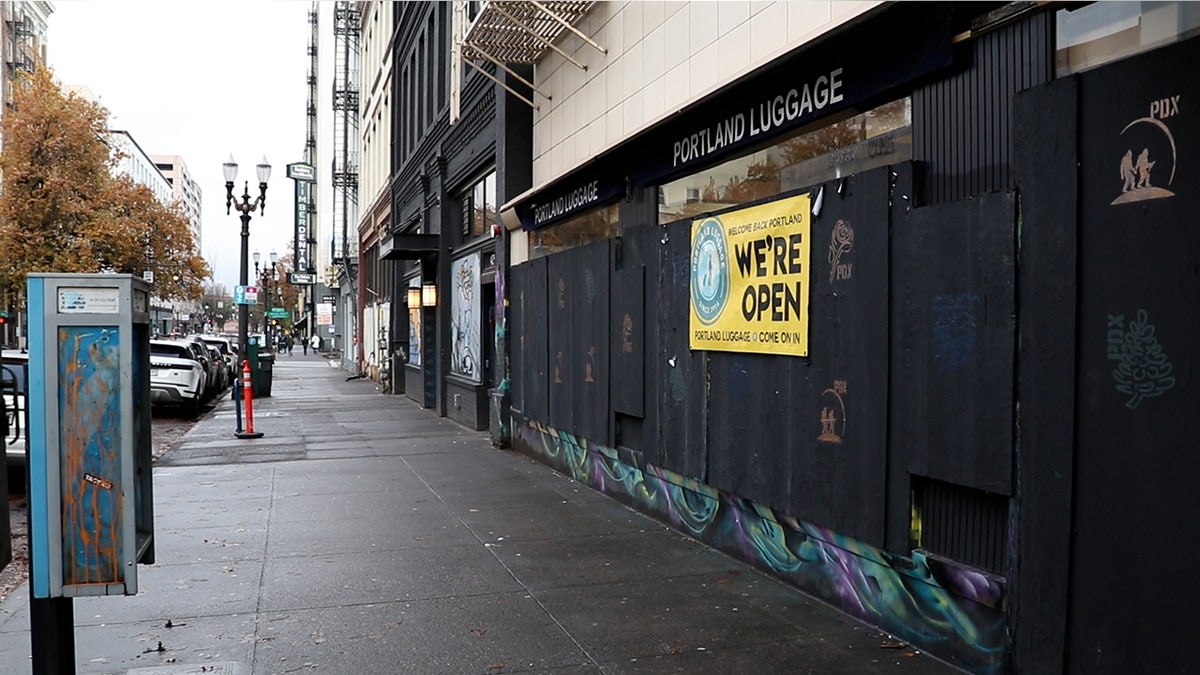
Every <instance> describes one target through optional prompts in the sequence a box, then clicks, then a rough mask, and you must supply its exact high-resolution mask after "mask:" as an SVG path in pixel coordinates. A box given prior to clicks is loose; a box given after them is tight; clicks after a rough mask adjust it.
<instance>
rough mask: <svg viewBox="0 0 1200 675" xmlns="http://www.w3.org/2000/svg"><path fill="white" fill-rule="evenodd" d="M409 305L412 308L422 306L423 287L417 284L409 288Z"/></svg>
mask: <svg viewBox="0 0 1200 675" xmlns="http://www.w3.org/2000/svg"><path fill="white" fill-rule="evenodd" d="M408 306H409V308H410V309H411V308H414V307H420V306H421V289H419V288H417V287H416V286H412V287H410V288H409V289H408Z"/></svg>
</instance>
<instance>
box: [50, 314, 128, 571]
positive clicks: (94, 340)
mask: <svg viewBox="0 0 1200 675" xmlns="http://www.w3.org/2000/svg"><path fill="white" fill-rule="evenodd" d="M119 337H120V334H119V333H118V332H117V331H115V330H113V329H109V328H97V327H90V326H71V327H67V328H60V329H59V331H58V363H59V372H58V378H59V382H60V383H61V388H60V390H59V397H60V400H59V410H61V411H63V414H62V415H61V416H60V419H59V433H60V437H61V440H62V453H63V455H62V467H61V470H62V501H63V504H62V509H63V512H62V524H63V525H62V527H63V553H62V555H63V583H64V584H72V585H82V584H103V583H120V582H122V581H124V579H125V572H124V566H123V565H122V564H121V542H122V529H123V527H124V523H123V520H122V511H121V498H120V495H121V492H122V490H123V486H122V485H121V448H120V447H119V442H120V438H121V434H120V429H121V420H120V407H121V406H120V374H121V363H120V358H119V354H120V348H119V347H120V340H119Z"/></svg>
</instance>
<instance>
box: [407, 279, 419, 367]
mask: <svg viewBox="0 0 1200 675" xmlns="http://www.w3.org/2000/svg"><path fill="white" fill-rule="evenodd" d="M408 287H409V288H415V289H417V293H418V294H419V293H420V290H421V280H420V279H409V281H408ZM408 362H409V364H411V365H414V366H419V365H421V305H420V303H417V304H416V305H413V304H410V305H409V306H408Z"/></svg>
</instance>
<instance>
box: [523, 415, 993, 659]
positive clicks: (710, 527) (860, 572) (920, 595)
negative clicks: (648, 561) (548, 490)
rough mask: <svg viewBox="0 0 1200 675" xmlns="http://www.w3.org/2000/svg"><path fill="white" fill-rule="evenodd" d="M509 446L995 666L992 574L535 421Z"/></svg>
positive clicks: (933, 643)
mask: <svg viewBox="0 0 1200 675" xmlns="http://www.w3.org/2000/svg"><path fill="white" fill-rule="evenodd" d="M514 433H515V435H516V436H515V438H514V446H515V447H517V448H519V449H521V450H522V451H524V452H527V453H529V454H531V455H533V456H534V457H536V458H537V459H539V460H540V461H542V462H544V463H546V464H549V465H550V466H552V467H554V468H555V469H557V470H558V471H561V472H563V473H565V474H567V475H569V476H571V477H572V478H574V479H575V480H577V481H579V482H580V483H583V484H585V485H588V486H590V487H592V488H593V489H595V490H597V491H600V492H602V493H604V494H606V495H608V496H609V497H611V498H613V499H615V500H617V501H619V502H621V503H624V504H627V505H629V506H631V507H633V508H636V509H638V510H639V511H642V512H643V513H646V514H648V515H650V516H652V517H655V518H658V519H659V520H662V521H664V522H666V523H668V524H670V525H671V526H672V527H673V528H675V529H677V530H680V531H681V532H684V533H686V534H688V535H691V536H692V537H694V538H696V539H698V540H700V541H703V542H705V543H706V544H708V545H710V546H713V547H714V548H717V549H719V550H722V551H724V552H725V553H728V554H729V555H732V556H734V557H736V558H739V559H741V560H744V561H746V562H747V563H748V564H750V565H753V566H754V567H756V568H758V569H761V570H763V571H764V572H767V573H770V574H772V575H774V576H777V577H780V578H782V579H784V580H785V581H787V582H789V583H791V584H793V585H795V586H797V587H798V588H800V589H801V590H803V591H806V592H808V593H811V594H813V595H817V596H819V597H821V598H822V599H823V600H825V601H826V602H829V603H830V604H832V605H834V606H836V607H838V608H839V609H841V610H842V611H844V612H846V613H847V614H851V615H853V616H855V617H857V618H859V619H862V620H863V621H866V622H868V623H871V624H873V625H876V626H879V627H880V628H881V629H883V630H886V631H888V632H890V633H892V634H893V635H896V636H897V637H899V638H901V639H903V640H905V641H907V642H908V643H910V644H912V645H914V646H917V647H919V648H921V649H923V650H925V651H928V652H930V653H931V654H935V655H937V656H939V657H941V658H943V659H946V660H948V661H951V662H953V663H955V664H956V665H959V666H961V667H963V668H966V669H968V670H970V671H973V672H979V673H996V672H1001V671H1002V670H1003V667H1004V661H1005V658H1006V655H1007V650H1008V635H1007V632H1006V629H1005V622H1004V601H1005V597H1006V588H1005V587H1004V585H1003V584H1002V583H1001V582H998V581H996V579H995V578H994V577H990V576H988V575H985V574H982V573H980V572H977V571H974V570H970V569H965V568H962V567H959V566H956V565H952V564H946V563H943V562H941V561H939V560H935V559H930V558H927V557H926V556H924V555H922V554H921V553H920V552H914V553H913V554H912V556H911V557H906V556H898V555H895V554H893V553H890V552H887V551H884V550H882V549H879V548H876V547H874V546H870V545H868V544H865V543H863V542H861V541H858V540H856V539H853V538H851V537H847V536H844V535H840V534H838V533H836V532H833V531H831V530H828V529H825V528H822V527H819V526H817V525H814V524H812V523H808V522H805V521H803V520H800V519H798V518H795V517H793V516H789V515H786V514H782V513H780V512H778V511H775V510H774V509H771V508H769V507H766V506H763V505H762V504H758V503H755V502H752V501H750V500H747V499H743V498H741V497H738V496H736V495H731V494H729V493H725V492H721V491H719V490H717V489H715V488H713V487H711V486H709V485H706V484H702V483H700V482H698V481H696V480H694V479H689V478H686V477H684V476H681V475H679V474H676V473H673V472H671V471H668V470H666V469H662V468H660V467H655V466H652V465H649V466H646V467H644V468H639V467H637V466H632V465H630V464H629V463H627V462H624V461H621V459H620V458H619V457H620V456H619V454H618V452H617V451H616V450H614V449H612V448H608V447H606V446H604V445H601V444H597V443H593V442H591V441H589V440H587V439H585V438H581V437H578V436H575V435H573V434H570V433H568V432H565V431H563V430H561V429H555V428H553V427H549V426H546V425H544V424H541V423H538V422H536V421H527V422H525V423H523V424H515V423H514Z"/></svg>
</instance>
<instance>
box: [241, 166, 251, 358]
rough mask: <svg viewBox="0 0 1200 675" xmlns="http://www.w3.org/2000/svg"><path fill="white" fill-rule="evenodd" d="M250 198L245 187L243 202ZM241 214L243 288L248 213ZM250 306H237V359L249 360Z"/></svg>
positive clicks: (246, 276)
mask: <svg viewBox="0 0 1200 675" xmlns="http://www.w3.org/2000/svg"><path fill="white" fill-rule="evenodd" d="M249 197H250V187H249V185H247V186H246V197H245V201H246V202H248V201H249ZM238 210H239V211H241V212H242V267H241V269H240V270H239V274H240V276H239V277H238V282H239V283H240V284H241V285H242V287H243V288H245V287H246V286H249V285H250V212H249V211H248V210H243V209H242V208H239V209H238ZM249 326H250V305H247V304H246V303H244V302H243V303H242V304H240V305H238V358H239V359H248V358H250V356H249V354H250V338H249V333H250V330H249Z"/></svg>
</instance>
